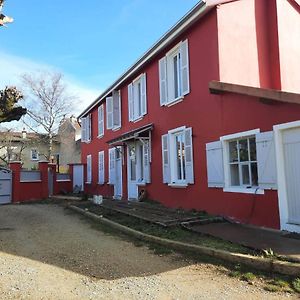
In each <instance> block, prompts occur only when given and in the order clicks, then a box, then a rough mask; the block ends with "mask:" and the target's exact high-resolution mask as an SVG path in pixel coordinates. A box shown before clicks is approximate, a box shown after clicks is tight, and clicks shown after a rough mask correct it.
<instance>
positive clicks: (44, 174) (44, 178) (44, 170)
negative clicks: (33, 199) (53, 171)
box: [39, 161, 49, 198]
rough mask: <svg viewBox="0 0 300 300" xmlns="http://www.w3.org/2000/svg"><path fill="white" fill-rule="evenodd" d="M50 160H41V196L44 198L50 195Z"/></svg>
mask: <svg viewBox="0 0 300 300" xmlns="http://www.w3.org/2000/svg"><path fill="white" fill-rule="evenodd" d="M48 163H49V162H48V161H39V171H40V172H41V182H42V186H41V189H42V190H41V196H42V198H48V197H49V188H48Z"/></svg>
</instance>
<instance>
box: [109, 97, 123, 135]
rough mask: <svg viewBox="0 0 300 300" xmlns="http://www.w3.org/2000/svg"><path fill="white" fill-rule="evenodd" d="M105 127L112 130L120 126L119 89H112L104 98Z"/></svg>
mask: <svg viewBox="0 0 300 300" xmlns="http://www.w3.org/2000/svg"><path fill="white" fill-rule="evenodd" d="M106 127H107V129H112V130H117V129H119V128H121V93H120V91H113V93H112V96H111V97H107V98H106Z"/></svg>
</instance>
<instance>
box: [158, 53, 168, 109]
mask: <svg viewBox="0 0 300 300" xmlns="http://www.w3.org/2000/svg"><path fill="white" fill-rule="evenodd" d="M167 88H168V87H167V58H166V57H163V58H162V59H160V60H159V91H160V105H161V106H163V105H165V104H166V103H167V101H168V94H167Z"/></svg>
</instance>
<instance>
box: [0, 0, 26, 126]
mask: <svg viewBox="0 0 300 300" xmlns="http://www.w3.org/2000/svg"><path fill="white" fill-rule="evenodd" d="M0 1H1V0H0ZM21 99H23V94H22V93H21V92H20V91H19V90H17V88H16V87H8V86H7V87H6V88H5V89H4V90H0V123H4V122H11V121H19V120H20V118H21V117H22V116H23V115H25V114H26V112H27V110H26V108H23V107H20V106H16V104H17V103H18V101H19V100H21Z"/></svg>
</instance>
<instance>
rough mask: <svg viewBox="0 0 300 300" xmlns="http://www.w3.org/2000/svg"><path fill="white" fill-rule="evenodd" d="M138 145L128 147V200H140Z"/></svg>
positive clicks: (133, 144)
mask: <svg viewBox="0 0 300 300" xmlns="http://www.w3.org/2000/svg"><path fill="white" fill-rule="evenodd" d="M137 158H138V155H137V145H136V143H130V144H128V146H127V176H128V200H137V198H138V185H137V182H138V174H137V173H138V172H137Z"/></svg>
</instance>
